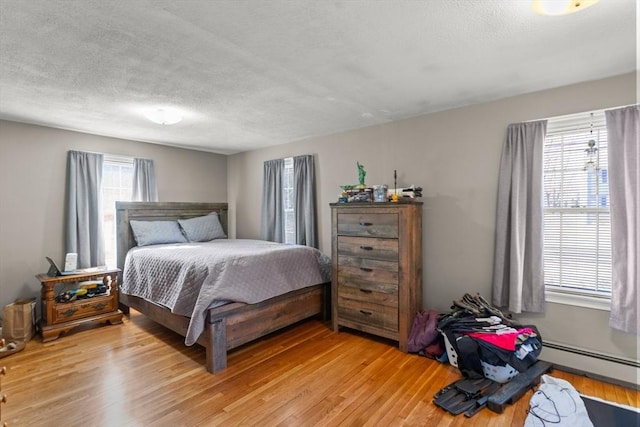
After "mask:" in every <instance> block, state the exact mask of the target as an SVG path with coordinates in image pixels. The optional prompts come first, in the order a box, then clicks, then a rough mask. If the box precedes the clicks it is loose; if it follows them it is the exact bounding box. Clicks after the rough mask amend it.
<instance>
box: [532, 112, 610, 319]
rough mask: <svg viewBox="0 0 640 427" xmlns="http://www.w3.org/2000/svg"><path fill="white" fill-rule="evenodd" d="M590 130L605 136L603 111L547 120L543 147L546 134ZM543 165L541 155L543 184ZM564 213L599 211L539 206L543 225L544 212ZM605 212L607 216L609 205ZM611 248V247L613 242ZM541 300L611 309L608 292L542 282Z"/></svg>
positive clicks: (597, 308) (597, 209)
mask: <svg viewBox="0 0 640 427" xmlns="http://www.w3.org/2000/svg"><path fill="white" fill-rule="evenodd" d="M592 114H593V115H592ZM591 129H597V130H604V131H605V132H606V122H605V117H604V110H598V111H593V112H584V113H578V114H571V115H566V116H557V117H551V118H548V119H547V135H545V148H546V147H547V137H548V136H549V135H550V134H551V135H552V136H553V135H558V134H559V133H560V132H569V131H585V130H591ZM598 148H600V147H598ZM607 150H608V145H607ZM600 153H601V152H600ZM600 153H598V154H600ZM547 161H548V158H547V156H546V153H545V154H543V162H544V165H543V180H544V173H545V166H546V162H547ZM607 170H608V167H607ZM606 185H607V194H608V185H609V183H608V180H607V182H606ZM544 188H545V187H544V184H543V191H544ZM543 203H544V200H543ZM567 209H580V210H581V211H584V212H585V213H588V212H590V211H591V210H593V211H598V212H600V211H601V210H602V209H601V208H599V207H596V208H589V207H586V208H557V207H556V208H550V207H547V206H546V204H543V221H545V220H544V215H545V213H546V212H547V210H549V211H558V210H565V211H566V212H570V211H569V210H567ZM606 211H607V212H610V201H609V206H607V209H606ZM576 212H577V211H576ZM543 224H544V223H543ZM611 244H612V245H613V242H612V243H611ZM543 250H544V249H543ZM545 273H546V272H545ZM545 299H546V301H547V302H552V303H558V304H564V305H573V306H579V307H585V308H591V309H596V310H605V311H608V310H610V307H611V290H609V292H608V293H607V292H602V291H595V290H593V291H591V290H588V289H576V288H571V287H569V286H566V287H565V286H557V285H549V284H547V283H546V280H545Z"/></svg>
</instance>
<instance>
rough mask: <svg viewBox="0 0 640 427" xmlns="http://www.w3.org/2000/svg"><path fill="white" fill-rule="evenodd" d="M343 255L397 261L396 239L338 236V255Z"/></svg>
mask: <svg viewBox="0 0 640 427" xmlns="http://www.w3.org/2000/svg"><path fill="white" fill-rule="evenodd" d="M343 255H348V256H354V257H359V258H367V259H378V260H382V261H394V262H396V263H397V262H398V240H397V239H378V238H372V237H351V236H338V257H339V258H340V257H341V256H343Z"/></svg>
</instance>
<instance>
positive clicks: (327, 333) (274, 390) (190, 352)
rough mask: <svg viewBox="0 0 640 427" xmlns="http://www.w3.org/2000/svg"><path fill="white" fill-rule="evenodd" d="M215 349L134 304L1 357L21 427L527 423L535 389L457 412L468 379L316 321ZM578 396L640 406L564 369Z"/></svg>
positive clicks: (635, 397) (11, 417) (6, 414)
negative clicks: (187, 341) (210, 360)
mask: <svg viewBox="0 0 640 427" xmlns="http://www.w3.org/2000/svg"><path fill="white" fill-rule="evenodd" d="M204 358H205V355H204V349H202V348H201V347H199V346H194V347H185V346H184V345H183V339H182V338H181V337H180V336H178V335H176V334H174V333H172V332H170V331H168V330H166V329H164V328H162V327H161V326H158V325H156V324H155V323H153V322H151V321H150V320H148V319H146V318H145V317H144V316H142V315H141V314H139V313H136V312H133V311H132V316H131V319H125V323H124V324H122V325H99V326H97V327H91V328H84V330H80V331H77V332H72V333H71V334H70V335H68V336H63V337H62V338H60V339H58V340H56V341H53V342H49V343H46V344H43V343H42V342H41V341H40V339H39V338H34V339H33V340H32V341H31V342H29V344H28V345H27V348H26V349H25V350H24V351H22V352H20V353H16V354H14V355H12V356H9V357H6V358H4V359H0V366H2V365H4V366H6V367H7V375H6V376H5V377H3V378H1V379H0V381H1V382H2V393H3V394H6V395H7V403H5V404H3V405H2V413H1V414H2V420H3V421H4V422H7V423H8V424H9V426H214V425H215V426H217V425H229V426H231V425H261V426H272V425H273V426H275V425H282V426H308V425H346V426H361V425H371V426H383V425H416V426H460V425H464V426H517V425H522V424H523V423H524V419H525V417H526V415H527V412H526V411H527V408H528V402H529V399H530V397H531V393H532V392H531V391H529V392H527V394H526V395H525V396H524V397H523V398H522V399H520V400H519V401H518V402H517V403H516V404H515V405H509V407H508V408H507V410H506V411H505V412H504V413H503V414H496V413H493V412H491V411H489V410H488V409H485V410H483V411H481V412H480V413H479V414H478V415H476V416H475V417H473V418H470V419H467V418H464V416H462V415H459V416H457V417H453V416H451V415H449V414H447V413H445V412H444V411H443V410H441V409H439V408H437V407H436V406H435V405H433V403H432V402H431V401H432V398H433V395H434V393H435V392H437V391H438V390H439V389H440V388H442V387H444V386H445V385H447V384H449V383H451V382H452V381H454V380H456V379H458V378H459V377H460V375H459V373H458V371H457V370H456V369H455V368H453V367H451V366H449V365H443V364H440V363H438V362H435V361H432V360H429V359H426V358H423V357H419V356H416V355H408V354H403V353H401V352H399V351H398V350H397V349H396V348H395V347H394V346H393V345H392V343H390V342H386V341H380V340H376V339H372V338H371V337H368V336H363V335H359V334H357V333H351V332H341V333H333V332H332V331H331V330H330V329H329V327H328V326H327V325H325V324H323V323H322V322H320V321H317V320H310V321H307V322H304V323H302V324H299V325H297V326H295V327H292V328H288V329H286V330H284V331H282V332H280V333H276V334H274V335H271V336H269V337H267V338H265V339H262V340H260V341H257V342H255V343H252V344H249V345H247V346H244V347H241V348H240V349H237V350H235V351H233V352H231V353H230V357H229V367H228V368H227V369H226V370H225V371H223V372H221V373H218V374H216V375H210V374H208V373H207V372H206V371H205V369H204V367H203V363H204ZM552 375H553V376H556V377H560V378H564V379H567V380H569V381H571V383H572V384H573V385H574V386H575V387H576V388H577V389H578V391H580V392H582V393H585V394H588V395H592V396H596V397H600V398H603V399H607V400H611V401H614V402H617V403H622V404H626V405H631V406H636V407H638V406H639V393H638V392H637V391H635V390H631V389H626V388H623V387H619V386H615V385H611V384H607V383H603V382H599V381H594V380H591V379H587V378H585V377H579V376H575V375H572V374H568V373H564V372H561V371H557V370H556V371H554V372H553V373H552Z"/></svg>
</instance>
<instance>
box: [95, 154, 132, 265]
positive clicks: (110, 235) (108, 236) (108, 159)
mask: <svg viewBox="0 0 640 427" xmlns="http://www.w3.org/2000/svg"><path fill="white" fill-rule="evenodd" d="M133 161H134V158H133V157H127V156H117V155H113V154H104V155H103V159H102V185H101V188H100V197H101V201H102V226H103V235H104V241H103V245H104V251H105V264H106V265H107V266H108V267H116V263H117V241H116V226H117V224H116V217H115V214H116V212H115V203H114V206H113V207H112V209H108V208H107V203H106V200H105V189H106V188H107V187H108V186H107V185H106V173H105V166H107V165H113V166H120V167H130V168H131V178H132V179H131V182H129V186H128V187H127V186H126V185H125V186H123V185H119V186H117V187H112V188H118V189H120V191H122V190H127V189H128V190H129V197H128V198H126V200H125V199H124V198H122V199H120V198H118V199H117V200H118V201H131V200H132V195H133ZM120 172H121V171H120ZM120 179H122V176H120ZM120 184H122V182H120ZM110 213H111V214H112V215H113V218H112V222H113V227H110V228H109V227H108V224H109V223H110V222H109V221H108V219H107V216H108V215H109V214H110ZM110 244H111V245H112V247H109V246H110ZM109 249H111V251H109ZM111 253H112V254H113V257H110V255H109V254H111ZM110 261H111V262H113V265H111V264H110Z"/></svg>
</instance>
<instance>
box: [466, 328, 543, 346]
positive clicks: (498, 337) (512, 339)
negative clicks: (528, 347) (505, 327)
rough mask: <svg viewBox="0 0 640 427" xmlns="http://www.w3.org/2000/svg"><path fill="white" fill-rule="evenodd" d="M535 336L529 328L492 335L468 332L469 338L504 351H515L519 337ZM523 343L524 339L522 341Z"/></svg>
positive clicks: (489, 333)
mask: <svg viewBox="0 0 640 427" xmlns="http://www.w3.org/2000/svg"><path fill="white" fill-rule="evenodd" d="M523 334H525V335H527V336H536V332H535V331H534V330H533V329H531V328H522V329H518V331H517V332H508V333H506V334H494V333H491V332H470V333H469V334H467V335H469V336H470V337H473V338H477V339H479V340H482V341H486V342H488V343H490V344H493V345H495V346H496V347H500V348H503V349H505V350H510V351H516V340H517V338H518V336H519V335H523ZM522 341H524V339H523V340H522Z"/></svg>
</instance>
